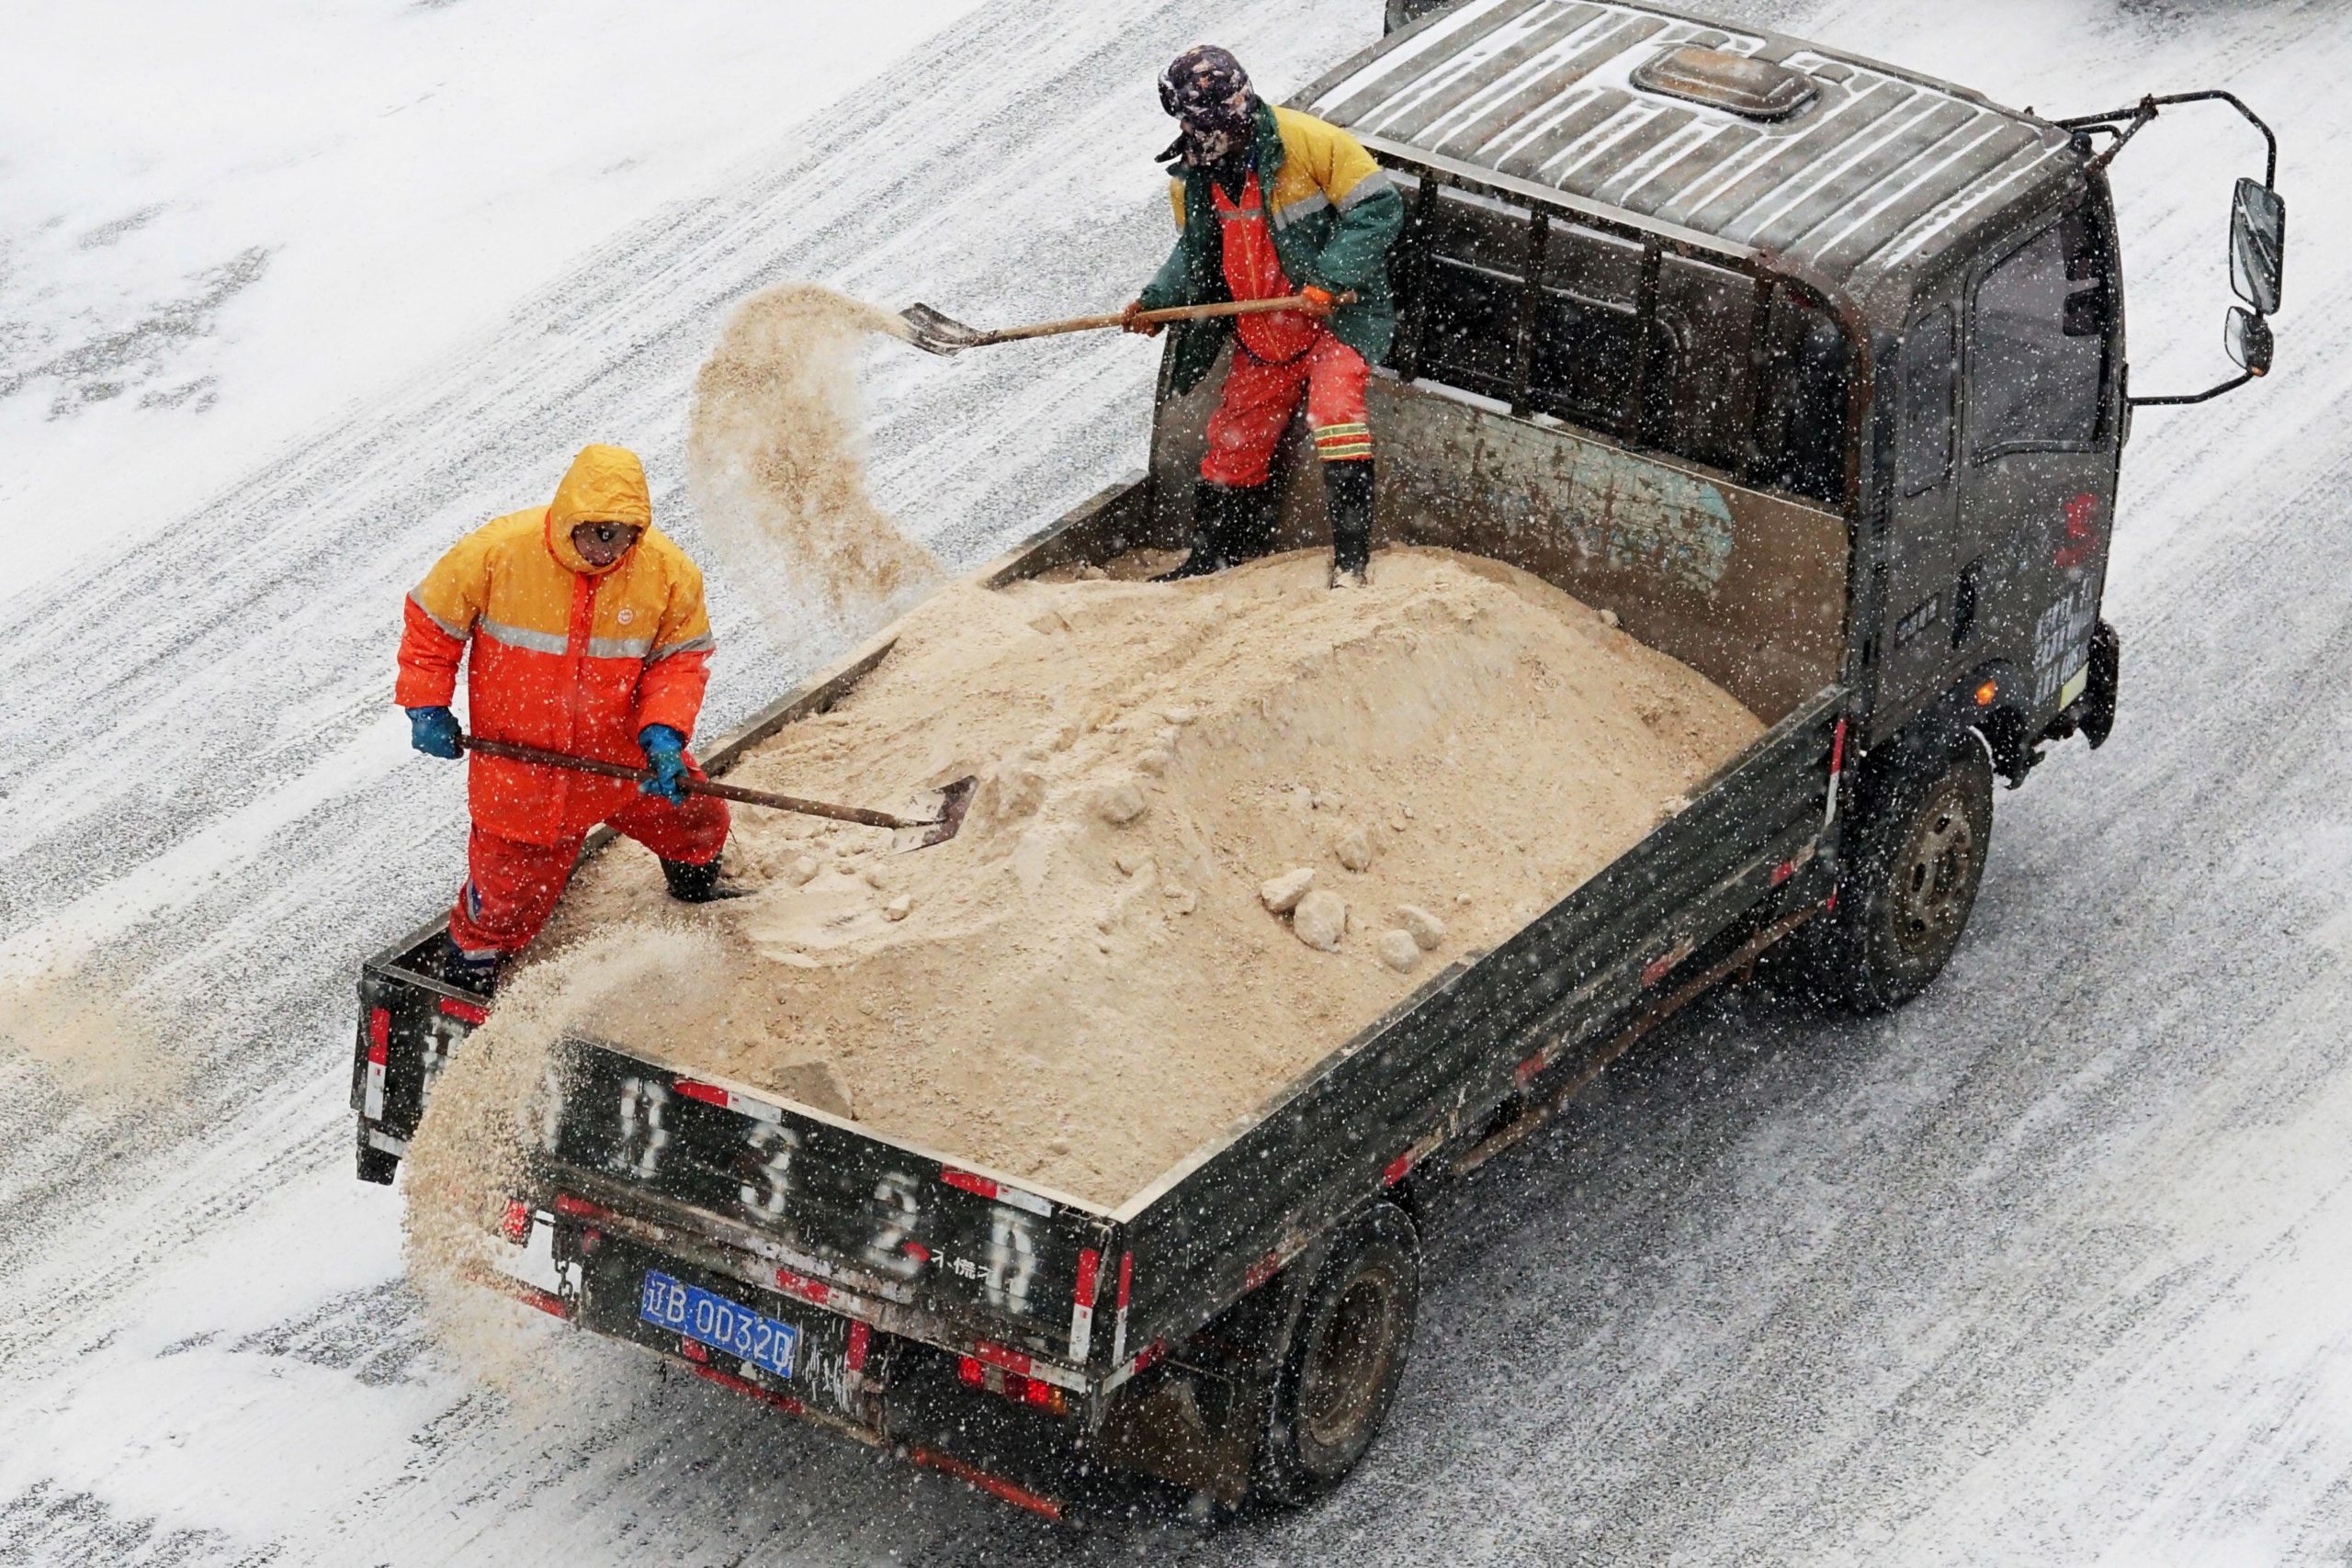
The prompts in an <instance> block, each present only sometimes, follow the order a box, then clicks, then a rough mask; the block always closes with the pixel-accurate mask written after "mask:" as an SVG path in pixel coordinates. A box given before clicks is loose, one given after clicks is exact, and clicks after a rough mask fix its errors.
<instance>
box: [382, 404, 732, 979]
mask: <svg viewBox="0 0 2352 1568" xmlns="http://www.w3.org/2000/svg"><path fill="white" fill-rule="evenodd" d="M405 615H406V621H407V625H406V628H405V630H404V631H403V632H402V634H401V651H400V679H399V682H398V684H397V687H396V691H395V700H396V701H398V702H399V704H400V705H401V706H402V707H404V708H406V709H407V710H408V715H409V723H410V728H411V743H412V744H413V745H414V746H415V748H416V749H417V750H420V751H423V752H424V753H426V754H427V755H429V756H435V757H447V758H450V759H453V760H454V759H456V758H457V757H458V756H460V755H462V754H463V752H464V744H463V739H464V737H463V733H462V731H461V730H460V729H459V728H458V721H457V718H456V717H455V716H453V715H452V714H451V713H450V711H449V702H450V699H451V697H452V696H453V695H454V694H455V693H456V691H457V682H458V660H460V659H462V658H465V657H466V655H467V653H468V650H469V649H470V650H471V663H470V666H469V670H468V672H467V679H466V700H467V705H468V708H469V716H470V717H471V718H472V721H473V731H474V734H475V735H476V736H478V737H480V738H481V739H487V740H510V741H519V742H521V743H523V744H525V745H528V746H537V747H540V748H543V749H545V750H550V751H566V752H570V753H571V754H572V755H574V756H580V757H591V758H594V759H597V760H598V761H606V762H620V763H625V764H627V765H628V766H630V767H639V766H641V767H643V768H645V769H647V770H649V771H650V775H649V776H648V777H647V778H646V779H645V780H644V781H643V782H641V783H632V782H631V781H629V780H628V779H611V778H601V777H597V776H595V775H594V774H589V773H575V772H572V771H570V770H568V769H560V768H550V767H545V766H542V765H540V764H537V763H533V762H517V761H510V760H508V759H505V758H501V757H490V756H484V755H481V754H480V753H477V754H476V755H475V756H474V757H473V759H472V761H471V764H470V766H469V771H468V777H467V801H468V804H469V807H471V809H472V813H473V831H472V835H471V837H470V839H469V840H468V843H467V850H466V864H467V876H466V882H465V886H464V887H463V888H461V889H460V890H459V892H458V902H457V906H456V908H453V909H451V910H450V912H449V937H448V943H449V945H448V949H447V952H446V953H445V964H446V966H447V973H448V976H449V978H450V979H451V980H452V981H454V982H455V983H457V984H458V985H461V986H465V987H469V988H471V989H474V990H478V991H481V992H483V993H485V994H487V993H488V992H489V991H491V990H492V988H493V987H495V986H496V984H497V979H498V972H499V967H500V964H502V962H503V960H504V959H505V958H506V957H507V956H509V955H510V954H512V953H516V952H518V951H519V950H521V949H522V948H524V947H526V946H528V945H529V943H530V941H531V939H532V938H533V937H534V936H537V934H538V931H539V928H540V927H541V926H543V925H545V924H546V923H547V919H548V916H549V915H551V914H552V913H554V911H555V906H556V900H557V899H559V898H560V897H562V896H563V889H564V886H565V885H566V884H567V883H569V882H570V881H571V868H572V863H573V862H574V861H575V860H576V859H577V858H578V856H579V853H580V846H581V843H582V840H584V839H585V838H586V837H587V835H588V831H589V829H592V828H594V827H595V826H596V825H597V824H598V823H609V824H610V825H611V826H612V827H613V828H614V829H615V830H616V831H618V832H620V833H623V834H625V835H627V836H628V837H629V838H632V839H635V840H637V841H638V842H639V843H640V844H643V845H644V846H645V847H646V848H647V849H650V850H651V851H652V852H654V854H655V855H657V856H659V857H660V858H661V861H662V875H663V876H664V877H665V878H667V880H668V882H669V885H670V895H671V897H673V898H679V899H684V900H685V901H686V902H688V903H701V902H705V901H707V900H709V899H712V898H717V897H727V896H728V892H729V890H728V889H727V888H725V887H724V886H722V885H721V884H720V882H719V879H718V857H719V852H720V851H721V850H722V849H723V848H724V847H725V846H726V843H727V807H726V805H725V803H724V802H721V801H718V800H716V799H713V798H712V797H711V796H709V795H689V794H687V793H686V792H685V790H684V787H683V786H684V784H685V781H686V780H688V779H689V778H700V777H701V776H702V773H701V770H700V769H698V768H697V767H695V762H694V760H693V758H692V757H690V756H689V755H688V754H687V752H686V741H687V739H688V738H689V737H691V736H692V735H693V734H694V728H695V716H696V715H697V714H699V713H700V712H701V709H702V695H703V688H704V686H705V685H707V683H708V682H709V679H710V653H711V637H710V617H709V615H707V613H706V612H705V610H704V608H703V597H702V572H701V571H700V570H698V569H697V568H696V567H695V563H694V562H693V561H691V560H689V559H687V558H686V554H685V552H684V550H681V549H680V548H679V547H677V546H676V545H675V544H673V542H671V540H670V539H669V538H668V537H666V536H663V535H662V533H661V532H660V531H659V530H657V529H655V528H654V527H653V502H652V498H651V495H650V492H649V491H648V490H647V487H646V482H645V468H644V466H643V465H642V464H640V463H639V461H638V460H637V455H636V454H635V453H633V452H629V451H628V450H626V449H624V448H622V447H618V446H585V447H582V449H581V452H580V455H579V456H578V457H575V458H573V459H572V462H571V469H570V471H568V472H567V473H566V474H565V475H564V476H563V482H562V483H560V484H559V485H558V486H557V487H556V492H555V502H554V503H553V504H552V505H548V506H535V507H532V508H530V509H528V510H527V511H523V512H515V513H508V514H507V515H506V516H503V517H500V518H498V519H496V520H494V521H492V522H490V523H487V524H484V525H482V526H481V527H480V528H477V529H475V530H474V531H473V532H472V533H470V534H469V535H467V536H465V537H464V538H463V539H460V540H459V541H458V544H457V547H455V548H454V549H452V550H450V552H449V553H448V554H447V555H446V556H443V557H442V558H441V559H440V562H439V563H438V564H437V565H435V567H434V568H433V570H431V571H429V572H427V573H426V574H425V577H424V581H423V582H421V583H419V584H417V586H416V590H415V592H412V593H411V594H410V595H409V596H408V603H407V604H406V606H405Z"/></svg>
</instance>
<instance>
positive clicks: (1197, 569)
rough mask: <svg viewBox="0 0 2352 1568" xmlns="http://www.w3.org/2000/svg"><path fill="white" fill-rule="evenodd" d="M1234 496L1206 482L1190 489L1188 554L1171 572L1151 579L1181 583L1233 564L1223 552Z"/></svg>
mask: <svg viewBox="0 0 2352 1568" xmlns="http://www.w3.org/2000/svg"><path fill="white" fill-rule="evenodd" d="M1236 493H1238V492H1236V491H1234V490H1233V489H1232V487H1230V486H1228V485H1213V484H1211V483H1209V482H1208V480H1206V479H1203V480H1201V481H1200V482H1198V483H1197V484H1195V485H1194V486H1193V549H1192V553H1191V554H1190V555H1187V556H1186V557H1185V558H1184V560H1183V564H1182V565H1181V566H1178V567H1177V568H1176V569H1175V570H1172V571H1163V572H1161V573H1160V574H1159V576H1158V577H1155V578H1153V579H1152V581H1154V582H1182V581H1184V580H1185V579H1186V578H1188V577H1206V576H1207V575H1208V574H1209V573H1211V572H1213V571H1223V570H1225V569H1226V568H1227V567H1228V566H1231V565H1232V564H1233V562H1232V561H1231V560H1229V559H1227V550H1228V548H1229V545H1228V536H1229V531H1230V527H1231V524H1230V519H1231V517H1232V515H1233V504H1232V503H1233V497H1234V496H1235V494H1236Z"/></svg>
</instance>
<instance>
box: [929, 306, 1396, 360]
mask: <svg viewBox="0 0 2352 1568" xmlns="http://www.w3.org/2000/svg"><path fill="white" fill-rule="evenodd" d="M1355 299H1356V297H1355V296H1354V295H1353V294H1351V293H1343V294H1334V295H1332V296H1331V303H1332V304H1334V305H1352V304H1354V303H1355ZM1313 305H1314V301H1312V300H1310V299H1307V297H1306V295H1304V294H1285V295H1283V297H1282V298H1281V299H1227V300H1224V301H1221V302H1220V303H1217V304H1215V305H1177V306H1172V307H1170V309H1168V310H1146V311H1143V312H1142V313H1141V314H1140V315H1138V316H1137V317H1136V320H1137V321H1153V322H1160V321H1204V320H1206V319H1207V318H1209V317H1211V316H1254V315H1256V314H1258V313H1259V312H1260V311H1261V310H1309V309H1312V308H1313ZM899 320H900V321H904V322H906V323H907V330H906V333H905V336H906V340H907V341H908V342H909V343H910V344H914V345H915V346H916V347H917V348H921V349H926V350H928V351H930V352H931V353H933V354H955V353H956V352H958V351H959V350H962V349H967V348H978V347H981V346H982V345H984V344H991V343H1017V342H1019V341H1020V340H1021V339H1023V338H1030V337H1053V336H1055V335H1056V334H1057V333H1091V332H1100V331H1101V330H1102V329H1103V328H1104V327H1123V326H1125V325H1126V324H1127V318H1126V317H1125V315H1117V316H1073V317H1072V318H1070V319H1069V321H1040V322H1038V323H1037V324H1036V325H1035V326H1030V327H1001V328H999V329H997V330H996V331H994V332H982V331H980V330H979V329H978V327H967V326H966V325H965V324H964V323H963V322H961V321H957V320H956V318H955V317H953V316H949V315H944V314H942V313H941V312H939V311H937V310H933V309H932V308H931V307H930V306H928V305H910V306H908V307H907V308H906V309H905V310H901V311H899Z"/></svg>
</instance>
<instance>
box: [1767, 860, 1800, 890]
mask: <svg viewBox="0 0 2352 1568" xmlns="http://www.w3.org/2000/svg"><path fill="white" fill-rule="evenodd" d="M1795 874H1797V863H1796V862H1794V861H1792V860H1784V861H1782V862H1781V863H1780V864H1778V865H1776V866H1774V867H1773V868H1772V886H1775V887H1778V886H1780V885H1781V883H1783V882H1786V881H1787V880H1788V879H1789V878H1790V877H1792V876H1794V875H1795Z"/></svg>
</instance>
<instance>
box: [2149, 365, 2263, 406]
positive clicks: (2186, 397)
mask: <svg viewBox="0 0 2352 1568" xmlns="http://www.w3.org/2000/svg"><path fill="white" fill-rule="evenodd" d="M2255 378H2256V377H2255V374H2254V372H2253V371H2251V370H2247V371H2245V372H2242V373H2241V374H2239V375H2238V376H2236V377H2235V378H2233V379H2231V380H2227V381H2224V382H2222V384H2221V385H2220V386H2218V387H2208V388H2206V389H2205V390H2203V391H2201V392H2180V393H2176V394H2175V395H2173V396H2171V397H2168V398H2126V399H2124V401H2125V402H2127V403H2129V404H2131V406H2132V407H2133V408H2135V409H2146V408H2162V407H2165V406H2166V405H2168V404H2169V405H2178V404H2181V403H2202V402H2208V401H2211V400H2212V399H2215V398H2218V397H2220V396H2221V395H2222V393H2223V392H2234V391H2236V390H2237V389H2239V388H2240V387H2243V386H2245V384H2246V383H2247V382H2248V381H2251V380H2254V379H2255Z"/></svg>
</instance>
